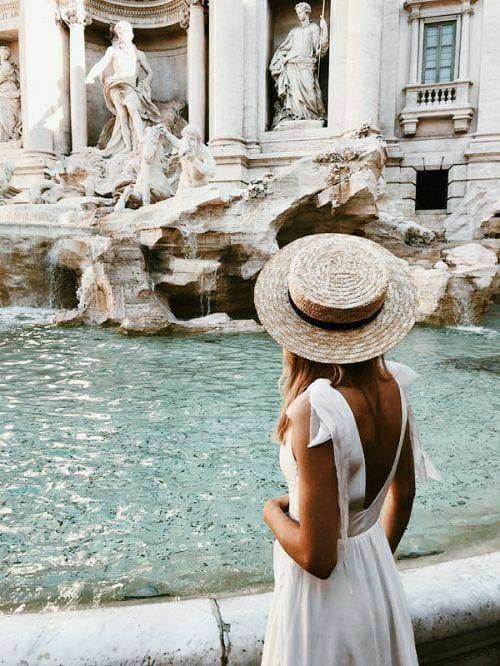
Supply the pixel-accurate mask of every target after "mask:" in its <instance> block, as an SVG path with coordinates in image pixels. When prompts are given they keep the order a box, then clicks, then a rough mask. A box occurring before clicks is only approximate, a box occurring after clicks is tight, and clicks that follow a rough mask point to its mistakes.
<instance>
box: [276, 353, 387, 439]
mask: <svg viewBox="0 0 500 666" xmlns="http://www.w3.org/2000/svg"><path fill="white" fill-rule="evenodd" d="M320 378H326V379H329V380H330V382H331V384H332V386H341V385H342V386H355V387H357V388H359V389H360V390H361V392H362V393H363V396H364V397H365V399H366V402H367V403H368V406H369V408H370V411H371V412H372V413H373V416H374V419H375V421H376V416H377V414H379V413H380V393H379V382H380V381H381V380H387V379H389V378H390V373H389V371H388V369H387V367H386V365H385V362H384V357H383V356H377V357H375V358H371V359H369V360H368V361H361V362H360V363H345V364H342V365H340V364H337V363H318V362H316V361H308V360H307V359H306V358H303V357H302V356H297V354H293V353H292V352H290V351H288V350H286V349H285V350H283V372H282V375H281V379H280V388H281V392H282V394H283V404H282V407H281V412H280V416H279V419H278V423H277V424H276V430H275V437H276V439H277V440H278V441H279V442H281V443H283V442H284V440H285V436H286V431H287V430H288V426H289V425H290V419H289V418H288V416H287V415H286V410H287V409H288V407H289V406H290V405H291V404H292V402H293V401H294V400H295V398H296V397H297V396H298V395H300V394H301V393H303V392H304V391H305V390H306V389H307V387H308V386H309V385H310V384H312V382H314V381H315V380H316V379H320ZM377 439H378V438H377Z"/></svg>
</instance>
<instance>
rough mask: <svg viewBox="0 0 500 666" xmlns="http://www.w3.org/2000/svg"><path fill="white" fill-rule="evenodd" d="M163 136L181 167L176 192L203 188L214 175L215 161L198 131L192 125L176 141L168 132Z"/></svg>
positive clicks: (185, 128)
mask: <svg viewBox="0 0 500 666" xmlns="http://www.w3.org/2000/svg"><path fill="white" fill-rule="evenodd" d="M165 134H166V136H167V138H168V140H169V141H170V143H171V144H172V145H173V147H174V148H176V150H177V153H178V158H179V162H180V165H181V176H180V179H179V185H178V187H177V192H182V190H186V189H188V188H189V187H203V185H207V184H208V182H209V179H210V178H213V176H214V175H215V160H214V158H213V156H212V153H211V151H210V148H209V147H208V146H206V145H205V144H204V143H203V141H202V138H201V135H200V133H199V132H198V130H197V129H196V128H195V127H193V125H186V127H184V129H183V130H182V132H181V138H180V139H178V138H177V137H176V136H174V135H173V134H172V133H171V132H169V131H168V130H165Z"/></svg>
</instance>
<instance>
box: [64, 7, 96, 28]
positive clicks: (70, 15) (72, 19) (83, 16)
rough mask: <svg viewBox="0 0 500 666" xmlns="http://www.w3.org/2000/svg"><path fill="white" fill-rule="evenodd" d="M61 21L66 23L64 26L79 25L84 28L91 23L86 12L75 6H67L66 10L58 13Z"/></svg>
mask: <svg viewBox="0 0 500 666" xmlns="http://www.w3.org/2000/svg"><path fill="white" fill-rule="evenodd" d="M60 17H61V20H62V21H64V23H66V25H68V26H70V25H74V24H80V25H83V26H84V27H85V26H87V25H90V24H91V23H92V18H91V17H90V16H89V15H88V14H87V12H86V11H85V10H84V9H83V8H82V7H81V6H78V5H76V4H73V5H70V6H68V7H67V8H66V9H62V10H61V12H60Z"/></svg>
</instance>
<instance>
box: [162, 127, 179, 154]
mask: <svg viewBox="0 0 500 666" xmlns="http://www.w3.org/2000/svg"><path fill="white" fill-rule="evenodd" d="M163 134H164V136H165V137H166V138H167V139H168V140H169V141H170V143H171V144H172V145H173V147H174V148H177V149H178V148H179V146H180V145H181V140H180V139H178V138H177V137H176V136H175V134H172V132H171V131H170V130H168V129H167V128H166V127H165V126H164V127H163Z"/></svg>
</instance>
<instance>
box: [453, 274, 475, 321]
mask: <svg viewBox="0 0 500 666" xmlns="http://www.w3.org/2000/svg"><path fill="white" fill-rule="evenodd" d="M450 292H451V296H452V298H453V309H454V317H455V322H456V324H457V325H459V326H474V324H475V323H476V321H475V320H476V317H475V312H474V306H473V303H472V295H473V293H474V288H473V286H472V285H471V284H470V282H469V281H467V280H466V279H463V278H461V279H460V278H458V279H455V280H453V281H452V284H451V289H450Z"/></svg>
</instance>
